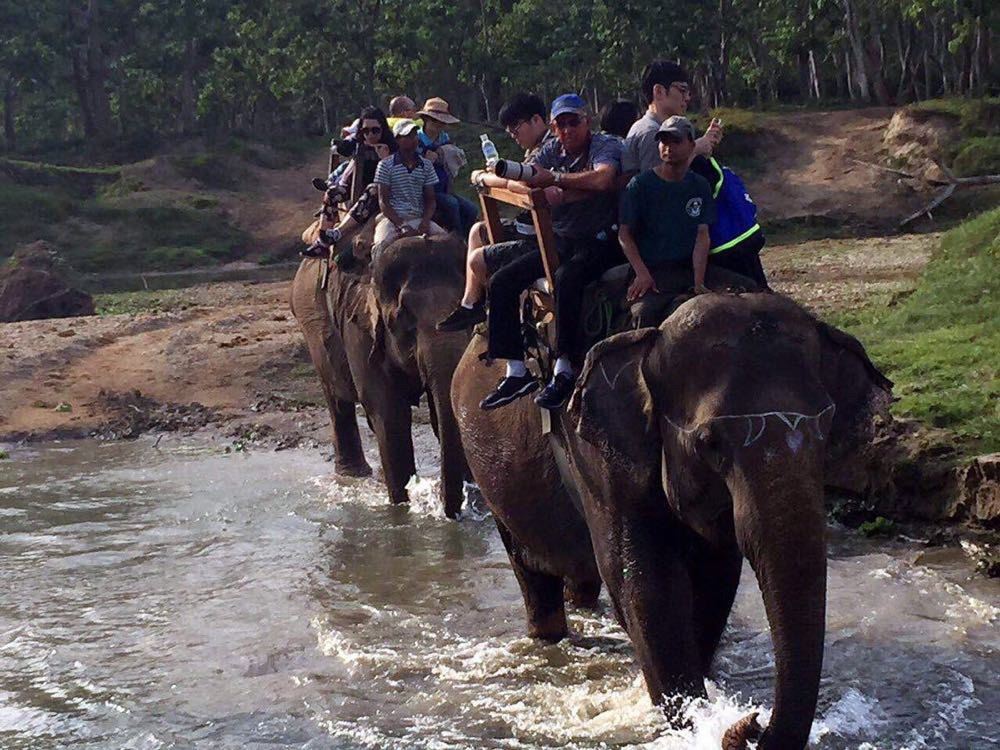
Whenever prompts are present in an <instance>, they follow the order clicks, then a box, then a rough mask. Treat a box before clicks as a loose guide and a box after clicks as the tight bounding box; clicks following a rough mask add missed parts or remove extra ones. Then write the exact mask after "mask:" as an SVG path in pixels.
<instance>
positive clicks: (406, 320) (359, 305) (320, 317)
mask: <svg viewBox="0 0 1000 750" xmlns="http://www.w3.org/2000/svg"><path fill="white" fill-rule="evenodd" d="M464 257H465V247H464V245H463V244H462V243H461V242H460V241H459V240H458V239H457V238H454V237H451V236H447V237H440V238H424V237H406V238H403V239H400V240H398V241H396V242H395V243H393V245H391V246H390V247H389V248H387V249H386V250H385V251H384V252H382V253H381V254H380V255H379V257H378V259H377V260H376V261H374V262H373V264H372V267H371V271H370V273H369V272H367V271H366V272H365V273H364V274H363V275H362V274H351V273H344V272H341V271H338V270H332V271H331V272H330V274H329V278H328V282H327V287H326V289H325V290H324V289H322V288H321V281H320V280H321V278H322V264H323V263H325V260H321V259H306V260H304V261H303V262H302V263H301V265H300V266H299V271H298V273H297V274H296V276H295V280H294V282H293V284H292V312H293V314H294V315H295V317H296V319H297V320H298V321H299V325H300V327H301V328H302V332H303V335H304V337H305V339H306V344H307V346H308V348H309V353H310V357H311V359H312V361H313V364H314V365H315V367H316V370H317V372H318V374H319V376H320V380H321V382H322V384H323V393H324V395H325V397H326V400H327V404H328V406H329V409H330V416H331V420H332V422H333V434H334V441H333V442H334V452H335V457H336V466H337V470H338V471H339V472H343V473H346V474H365V473H370V471H371V470H370V468H369V467H368V464H367V462H366V461H365V458H364V454H363V452H362V449H361V441H360V436H359V434H358V428H357V420H356V417H355V413H354V408H355V403H357V402H359V401H360V403H361V404H362V406H364V409H365V416H366V417H367V420H368V424H369V426H370V427H371V429H372V431H373V432H374V433H375V437H376V441H377V443H378V447H379V456H380V460H381V464H382V473H383V475H384V479H385V484H386V489H387V491H388V494H389V499H390V500H391V501H392V502H393V503H399V502H406V501H407V500H408V499H409V498H408V495H407V492H406V485H407V483H408V481H409V479H410V477H412V476H413V475H414V474H415V473H416V464H415V461H414V456H413V438H412V435H411V428H412V413H411V412H412V407H413V406H415V405H416V404H417V402H418V401H419V399H420V397H421V395H426V396H427V403H428V408H429V411H430V419H431V425H432V427H433V428H434V432H435V434H436V435H437V437H438V440H439V442H440V445H441V498H442V502H443V505H444V510H445V514H446V515H447V516H448V517H449V518H454V517H456V516H457V515H458V514H459V512H460V510H461V507H462V499H463V493H462V484H463V481H464V479H465V477H466V474H467V471H468V470H467V466H466V462H465V456H464V453H463V451H462V445H461V440H460V438H459V434H458V426H457V424H456V421H455V416H454V413H453V411H452V408H451V400H450V398H449V392H450V389H451V377H452V373H453V372H454V370H455V366H456V364H457V363H458V361H459V359H460V358H461V356H462V353H463V352H464V350H465V346H466V344H467V342H468V336H467V335H466V334H465V333H441V332H438V331H437V330H436V329H435V324H436V322H437V321H438V320H441V319H442V318H443V317H444V316H445V315H446V314H447V313H448V312H449V311H450V310H451V309H453V308H454V307H455V305H456V304H457V303H458V301H459V299H460V298H461V296H462V288H463V284H464Z"/></svg>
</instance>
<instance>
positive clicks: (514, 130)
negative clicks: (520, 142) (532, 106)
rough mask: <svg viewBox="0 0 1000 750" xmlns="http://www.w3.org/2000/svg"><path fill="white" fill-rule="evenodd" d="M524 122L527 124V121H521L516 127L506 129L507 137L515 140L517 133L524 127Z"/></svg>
mask: <svg viewBox="0 0 1000 750" xmlns="http://www.w3.org/2000/svg"><path fill="white" fill-rule="evenodd" d="M526 122H527V120H521V121H520V122H519V123H517V125H514V126H512V127H509V128H507V135H509V136H510V137H511V138H513V139H515V140H517V133H518V131H519V130H520V129H521V128H522V127H524V124H525V123H526Z"/></svg>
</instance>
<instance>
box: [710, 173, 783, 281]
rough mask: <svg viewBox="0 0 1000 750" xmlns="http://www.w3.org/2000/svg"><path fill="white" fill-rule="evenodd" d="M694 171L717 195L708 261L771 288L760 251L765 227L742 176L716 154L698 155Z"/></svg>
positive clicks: (714, 195)
mask: <svg viewBox="0 0 1000 750" xmlns="http://www.w3.org/2000/svg"><path fill="white" fill-rule="evenodd" d="M690 169H691V171H692V172H694V173H695V174H698V175H701V176H702V177H704V178H705V179H706V180H708V184H709V185H710V186H711V188H712V197H713V198H715V210H716V218H715V223H714V224H712V225H711V226H710V227H709V251H708V264H709V265H710V266H717V267H719V268H725V269H728V270H730V271H733V272H734V273H738V274H741V275H742V276H746V277H747V278H749V279H753V280H754V281H756V282H757V284H759V285H760V287H761V289H770V287H769V286H768V285H767V277H766V276H765V275H764V267H763V266H762V265H761V262H760V251H761V250H762V249H763V247H764V231H763V230H762V229H761V228H760V224H759V223H757V204H756V203H754V202H753V198H751V197H750V192H749V191H748V190H747V187H746V185H745V184H743V180H741V179H740V177H739V175H737V174H736V173H735V172H733V171H732V170H731V169H729V167H724V166H722V165H721V164H719V162H718V160H717V159H715V158H714V157H705V156H696V157H695V158H694V159H693V160H692V162H691V167H690Z"/></svg>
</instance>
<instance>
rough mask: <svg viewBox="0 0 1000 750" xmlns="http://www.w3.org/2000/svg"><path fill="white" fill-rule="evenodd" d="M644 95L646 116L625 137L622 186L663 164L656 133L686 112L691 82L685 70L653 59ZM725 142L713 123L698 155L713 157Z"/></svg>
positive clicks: (646, 72) (644, 76) (700, 142)
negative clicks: (637, 175)
mask: <svg viewBox="0 0 1000 750" xmlns="http://www.w3.org/2000/svg"><path fill="white" fill-rule="evenodd" d="M641 88H642V96H643V98H644V99H645V100H646V104H647V107H646V113H645V114H644V115H643V116H642V117H640V118H639V119H638V120H636V121H635V123H634V124H633V125H632V127H631V128H630V129H629V131H628V135H627V136H626V137H625V149H624V151H623V152H622V184H623V185H625V184H627V183H628V181H629V180H630V179H631V178H632V177H634V176H635V175H636V174H638V173H639V172H645V171H646V170H647V169H654V168H655V167H657V166H659V164H660V151H659V144H658V143H657V140H656V134H657V132H658V131H659V129H660V124H661V123H663V122H664V121H666V120H667V119H668V118H670V117H675V116H681V117H683V116H684V115H685V114H686V113H687V108H688V104H689V103H690V102H691V83H690V81H689V80H688V75H687V73H686V72H685V71H684V69H683V68H682V67H681V66H680V65H678V64H677V63H675V62H672V61H670V60H654V61H653V62H651V63H650V64H649V65H647V66H646V68H645V70H643V71H642V81H641ZM721 140H722V126H721V125H720V124H718V123H717V122H716V121H714V120H713V121H712V124H711V125H710V126H709V128H708V130H707V131H706V132H705V134H704V135H703V136H702V137H701V138H698V139H697V140H696V141H695V151H694V153H695V155H696V156H697V155H699V154H700V155H702V156H711V155H712V149H714V148H715V147H716V146H718V145H719V142H720V141H721Z"/></svg>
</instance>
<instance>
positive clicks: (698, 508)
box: [452, 294, 891, 749]
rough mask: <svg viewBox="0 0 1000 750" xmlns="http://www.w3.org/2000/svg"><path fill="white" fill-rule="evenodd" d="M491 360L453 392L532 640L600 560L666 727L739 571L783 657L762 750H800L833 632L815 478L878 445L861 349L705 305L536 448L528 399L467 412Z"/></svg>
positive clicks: (604, 366)
mask: <svg viewBox="0 0 1000 750" xmlns="http://www.w3.org/2000/svg"><path fill="white" fill-rule="evenodd" d="M482 346H483V343H482V341H481V340H478V339H477V340H473V342H472V344H471V345H470V346H469V348H468V349H467V351H466V353H465V356H464V358H463V360H462V362H461V364H460V365H459V367H458V370H457V371H456V373H455V379H454V383H453V386H452V398H453V401H454V406H455V411H456V413H457V414H458V417H459V424H460V426H461V429H462V437H463V441H464V442H465V446H466V453H467V455H468V458H469V463H470V468H471V470H472V473H473V475H474V477H475V478H476V480H477V482H478V483H479V486H480V489H481V490H482V493H483V496H484V498H485V499H486V501H487V502H488V503H489V505H490V507H491V508H492V510H493V512H494V514H495V515H496V516H497V522H498V525H499V526H500V527H501V534H503V535H504V541H505V543H506V544H507V549H508V552H509V553H510V558H511V563H512V565H513V567H514V570H515V573H516V574H517V578H518V581H519V583H520V584H521V589H522V593H523V595H524V599H525V606H526V610H527V614H528V621H529V630H530V631H531V632H532V633H535V634H537V635H541V636H543V637H548V638H558V637H561V636H562V635H564V634H565V633H566V623H565V615H564V610H563V596H562V593H563V585H562V584H563V582H564V581H565V582H567V584H569V586H568V587H569V588H570V589H572V588H573V586H572V584H573V582H574V581H575V580H580V579H581V577H583V579H585V580H586V579H587V575H588V574H589V573H590V571H591V568H590V566H589V564H588V562H587V560H588V556H589V555H591V554H595V556H596V564H597V567H598V568H599V570H600V575H601V578H602V579H603V581H604V583H605V584H606V585H607V587H608V590H609V593H610V596H611V600H612V602H613V605H614V610H615V613H616V615H617V617H618V620H619V622H621V624H622V626H623V627H624V628H625V630H626V631H627V632H628V634H629V637H630V638H631V640H632V642H633V644H634V646H635V652H636V657H637V659H638V661H639V664H640V666H641V668H642V672H643V675H644V677H645V680H646V685H647V688H648V690H649V693H650V696H651V698H652V699H653V701H654V702H656V703H657V704H659V705H661V706H663V707H664V709H665V710H666V711H667V712H668V713H669V714H671V715H672V716H674V717H675V718H676V715H677V711H678V709H679V706H680V703H681V700H682V699H683V698H685V697H689V696H700V695H704V678H705V677H706V675H707V674H708V672H709V668H710V665H711V663H712V659H713V656H714V654H715V651H716V649H717V647H718V644H719V640H720V638H721V636H722V632H723V629H724V627H725V624H726V621H727V619H728V616H729V611H730V609H731V607H732V604H733V600H734V598H735V595H736V588H737V586H738V583H739V579H740V569H741V566H742V560H743V559H744V558H745V559H747V560H748V561H749V563H750V565H751V567H752V568H753V570H754V572H755V573H756V575H757V580H758V584H759V587H760V590H761V593H762V595H763V599H764V605H765V610H766V612H767V617H768V622H769V624H770V629H771V637H772V642H773V644H774V651H775V662H776V688H775V700H774V711H773V713H772V715H771V720H770V722H769V724H768V726H767V728H766V729H765V730H763V734H762V736H761V738H760V744H759V745H758V747H760V748H772V749H773V748H782V749H786V748H796V749H797V748H802V747H804V746H805V743H806V741H807V738H808V735H809V728H810V726H811V724H812V720H813V715H814V713H815V707H816V700H817V694H818V689H819V677H820V670H821V666H822V656H823V642H824V630H825V593H826V543H825V526H826V516H825V512H824V506H823V486H824V481H823V480H824V464H825V463H827V462H831V461H836V460H838V457H840V456H841V455H843V454H844V453H845V452H847V451H850V450H852V449H853V448H854V447H855V446H857V445H859V444H860V443H862V442H865V441H866V440H867V439H869V438H870V433H869V430H870V426H871V423H872V419H871V417H872V414H873V413H874V411H876V410H881V409H883V408H884V407H885V406H887V404H888V400H889V393H890V389H891V383H890V382H889V381H888V380H886V378H885V377H884V376H882V375H881V373H879V372H878V370H876V369H875V367H874V366H873V365H872V364H871V362H870V361H869V359H868V357H867V355H866V354H865V352H864V349H863V348H862V347H861V345H860V344H859V343H858V342H857V341H856V340H855V339H853V338H852V337H850V336H848V335H846V334H844V333H842V332H840V331H837V330H836V329H833V328H830V327H828V326H826V325H824V324H822V323H820V322H818V321H817V320H815V319H814V318H813V317H811V316H810V315H808V314H807V313H806V312H805V311H803V310H802V309H801V308H800V307H799V306H798V305H796V304H795V303H794V302H792V301H790V300H788V299H786V298H783V297H781V296H778V295H771V294H746V295H739V296H737V295H721V294H707V295H702V296H699V297H697V298H695V299H693V300H690V301H688V302H686V303H684V304H683V305H681V306H680V307H679V308H678V309H677V310H676V311H675V312H674V313H673V314H672V315H671V316H670V317H669V318H668V319H667V320H666V321H664V322H663V323H662V324H661V325H660V327H659V328H644V329H640V330H638V331H629V332H626V333H621V334H618V335H616V336H612V337H611V338H609V339H607V340H605V341H603V342H601V343H599V344H598V345H596V346H595V347H594V348H593V349H592V350H591V352H590V353H589V354H588V356H587V361H586V364H585V367H584V370H583V372H582V374H581V376H580V379H579V381H578V383H577V387H576V391H575V392H574V395H573V397H572V399H571V401H570V404H569V406H568V407H567V409H566V411H565V412H564V413H562V414H554V415H553V418H552V422H553V423H552V431H551V434H550V435H547V436H546V435H543V434H542V430H541V421H540V419H539V415H538V409H537V407H534V406H533V405H531V404H529V403H525V402H520V403H515V404H513V405H511V406H510V407H506V408H505V409H499V410H497V411H496V412H484V411H482V410H480V409H478V408H477V406H476V405H477V404H478V400H479V399H480V398H481V397H482V394H483V393H485V392H487V391H488V390H489V389H490V387H492V385H493V380H494V378H495V377H496V373H494V372H491V369H489V368H485V367H483V366H482V365H481V363H480V362H479V361H478V354H479V352H480V351H481V349H482ZM492 369H494V370H495V369H496V366H494V367H493V368H492ZM574 497H575V498H576V502H574V501H573V500H574ZM581 571H586V573H581ZM574 576H576V578H574ZM590 581H591V583H592V582H593V579H590ZM755 726H756V725H755V723H754V722H753V721H743V722H741V723H740V724H738V725H737V726H736V727H734V728H733V729H732V730H731V731H730V733H728V735H727V742H729V743H730V746H732V747H741V746H744V745H745V742H746V740H747V739H748V738H749V737H752V736H753V734H754V729H755Z"/></svg>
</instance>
